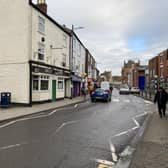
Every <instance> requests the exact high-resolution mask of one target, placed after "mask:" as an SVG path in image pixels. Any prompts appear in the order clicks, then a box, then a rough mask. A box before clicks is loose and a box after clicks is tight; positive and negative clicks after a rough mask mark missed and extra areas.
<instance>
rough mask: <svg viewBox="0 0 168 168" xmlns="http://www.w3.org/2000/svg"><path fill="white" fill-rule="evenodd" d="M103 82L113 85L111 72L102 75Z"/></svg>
mask: <svg viewBox="0 0 168 168" xmlns="http://www.w3.org/2000/svg"><path fill="white" fill-rule="evenodd" d="M100 77H101V80H103V81H108V82H110V83H112V81H113V79H112V73H111V71H105V72H103V73H102V74H100Z"/></svg>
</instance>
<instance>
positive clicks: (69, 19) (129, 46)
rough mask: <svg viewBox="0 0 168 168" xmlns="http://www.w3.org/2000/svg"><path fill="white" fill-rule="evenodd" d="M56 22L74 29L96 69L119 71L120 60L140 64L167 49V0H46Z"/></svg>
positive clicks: (116, 73) (119, 72)
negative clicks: (75, 28)
mask: <svg viewBox="0 0 168 168" xmlns="http://www.w3.org/2000/svg"><path fill="white" fill-rule="evenodd" d="M46 2H47V3H48V10H49V11H48V13H49V15H50V16H52V17H53V18H54V19H55V20H56V21H57V22H58V23H60V24H65V25H66V26H68V27H71V26H72V24H73V25H74V26H75V27H77V26H83V27H85V28H84V29H80V30H76V31H75V32H76V33H77V35H78V36H79V38H80V39H81V41H82V42H83V44H84V45H85V47H86V48H88V49H89V50H90V52H91V53H92V55H93V56H94V57H95V59H96V60H97V63H98V68H99V69H100V71H101V72H102V71H104V70H111V71H112V74H113V75H120V74H121V67H122V65H123V61H124V60H128V59H133V60H138V59H140V61H141V64H147V63H148V62H147V60H149V59H150V58H152V57H153V56H155V55H157V54H158V53H159V52H161V51H163V50H165V49H166V48H168V20H167V16H168V0H60V1H58V0H46Z"/></svg>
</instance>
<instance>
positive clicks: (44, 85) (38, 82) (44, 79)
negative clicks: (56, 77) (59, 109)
mask: <svg viewBox="0 0 168 168" xmlns="http://www.w3.org/2000/svg"><path fill="white" fill-rule="evenodd" d="M32 85H33V88H32V89H33V90H34V91H40V90H49V76H46V75H41V76H38V75H33V80H32Z"/></svg>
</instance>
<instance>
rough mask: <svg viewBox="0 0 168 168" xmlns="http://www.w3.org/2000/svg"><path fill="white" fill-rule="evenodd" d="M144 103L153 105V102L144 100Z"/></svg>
mask: <svg viewBox="0 0 168 168" xmlns="http://www.w3.org/2000/svg"><path fill="white" fill-rule="evenodd" d="M144 102H145V103H147V104H153V102H151V101H148V100H144Z"/></svg>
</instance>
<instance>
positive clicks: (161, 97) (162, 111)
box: [154, 87, 168, 118]
mask: <svg viewBox="0 0 168 168" xmlns="http://www.w3.org/2000/svg"><path fill="white" fill-rule="evenodd" d="M167 98H168V94H167V92H166V91H165V90H164V89H163V88H162V87H159V89H158V91H157V93H156V94H155V98H154V103H156V102H157V104H158V112H159V115H160V118H162V116H164V117H166V103H167Z"/></svg>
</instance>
